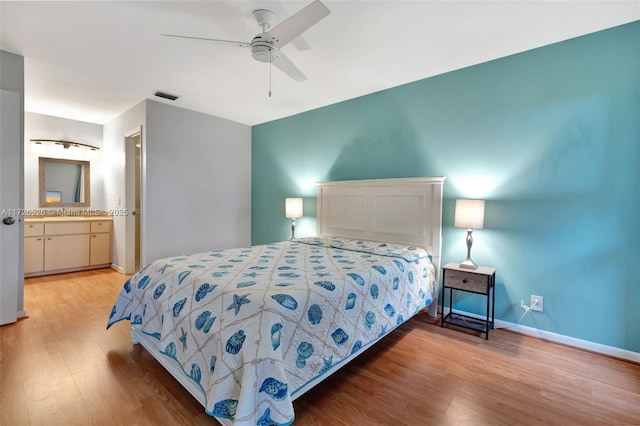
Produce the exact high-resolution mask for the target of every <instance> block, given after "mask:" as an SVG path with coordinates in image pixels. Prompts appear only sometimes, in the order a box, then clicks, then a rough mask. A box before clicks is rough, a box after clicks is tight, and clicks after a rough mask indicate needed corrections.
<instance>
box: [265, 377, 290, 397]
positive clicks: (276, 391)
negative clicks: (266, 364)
mask: <svg viewBox="0 0 640 426" xmlns="http://www.w3.org/2000/svg"><path fill="white" fill-rule="evenodd" d="M258 392H264V393H266V394H267V395H269V396H270V397H271V398H273V399H275V400H276V401H282V400H283V399H285V398H286V396H287V384H286V383H283V382H281V381H279V380H276V379H274V378H273V377H267V378H266V379H265V380H264V382H262V385H261V386H260V389H259V390H258Z"/></svg>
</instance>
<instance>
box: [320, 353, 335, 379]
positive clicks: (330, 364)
mask: <svg viewBox="0 0 640 426" xmlns="http://www.w3.org/2000/svg"><path fill="white" fill-rule="evenodd" d="M322 362H323V363H324V366H323V367H322V369H321V370H320V374H324V373H325V372H327V371H328V370H329V369H331V367H333V355H331V356H330V357H329V358H324V357H323V358H322Z"/></svg>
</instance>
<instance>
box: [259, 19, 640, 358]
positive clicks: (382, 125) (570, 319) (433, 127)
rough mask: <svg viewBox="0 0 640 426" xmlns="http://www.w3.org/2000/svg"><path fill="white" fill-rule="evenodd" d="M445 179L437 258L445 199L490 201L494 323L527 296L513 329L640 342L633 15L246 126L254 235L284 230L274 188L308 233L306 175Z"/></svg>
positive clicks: (309, 183) (482, 238)
mask: <svg viewBox="0 0 640 426" xmlns="http://www.w3.org/2000/svg"><path fill="white" fill-rule="evenodd" d="M441 175H442V176H447V180H446V182H445V190H444V209H443V214H444V223H443V226H444V228H443V237H444V239H443V262H444V263H446V262H449V261H461V260H463V259H464V257H465V255H466V247H465V243H464V238H465V234H466V231H465V230H462V229H457V228H454V227H453V216H454V205H455V199H456V198H484V199H486V200H487V202H486V212H485V229H482V230H478V231H475V232H474V245H473V251H472V255H473V256H472V257H473V258H474V260H475V261H476V262H477V263H479V264H483V265H490V266H494V267H496V268H497V269H498V271H497V275H496V281H497V285H496V288H497V293H496V318H498V319H502V320H505V321H510V322H517V321H518V319H519V318H520V316H521V314H522V312H523V311H522V309H521V308H520V301H521V300H523V299H524V300H525V303H529V296H530V295H531V294H536V295H540V296H543V297H544V312H542V313H535V312H531V313H529V314H528V315H527V316H526V317H525V319H524V320H523V322H522V324H523V325H526V326H529V327H534V328H538V329H541V330H546V331H550V332H553V333H559V334H562V335H566V336H571V337H574V338H578V339H584V340H587V341H591V342H595V343H600V344H604V345H609V346H613V347H617V348H621V349H626V350H630V351H634V352H640V187H639V182H640V21H637V22H634V23H631V24H627V25H623V26H619V27H615V28H612V29H609V30H605V31H601V32H598V33H594V34H590V35H586V36H583V37H579V38H575V39H572V40H568V41H565V42H561V43H557V44H553V45H550V46H546V47H542V48H539V49H535V50H531V51H527V52H524V53H521V54H517V55H513V56H509V57H506V58H502V59H498V60H494V61H491V62H487V63H483V64H480V65H476V66H472V67H469V68H464V69H461V70H457V71H454V72H450V73H447V74H443V75H439V76H435V77H431V78H427V79H424V80H420V81H417V82H414V83H410V84H406V85H403V86H400V87H396V88H393V89H389V90H385V91H382V92H378V93H374V94H371V95H367V96H363V97H360V98H356V99H352V100H348V101H345V102H341V103H338V104H335V105H330V106H327V107H324V108H319V109H316V110H313V111H309V112H305V113H302V114H299V115H296V116H292V117H288V118H285V119H281V120H277V121H273V122H269V123H265V124H261V125H258V126H254V127H253V128H252V212H253V213H252V243H253V244H262V243H268V242H273V241H278V240H284V239H287V238H288V237H289V233H290V222H289V221H288V220H287V219H285V217H284V199H285V197H292V196H296V197H304V198H305V217H304V218H302V219H299V220H298V221H297V229H298V230H299V234H300V235H309V234H312V233H313V232H314V231H315V187H314V185H313V183H314V182H318V181H333V180H348V179H369V178H397V177H416V176H441ZM444 263H443V264H444ZM456 301H459V302H460V303H458V304H457V305H456V307H457V308H459V309H463V310H467V311H472V312H476V313H482V312H483V301H482V300H481V298H479V297H477V296H473V295H470V296H462V297H460V298H457V299H456Z"/></svg>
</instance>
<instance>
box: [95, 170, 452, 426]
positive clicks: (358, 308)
mask: <svg viewBox="0 0 640 426" xmlns="http://www.w3.org/2000/svg"><path fill="white" fill-rule="evenodd" d="M443 182H444V178H443V177H437V178H408V179H379V180H361V181H341V182H327V183H321V184H318V185H317V224H318V235H317V236H316V237H308V238H300V239H295V240H290V241H284V242H278V243H273V244H265V245H260V246H254V247H248V248H238V249H231V250H223V251H217V252H206V253H197V254H194V255H189V256H177V257H173V258H166V259H160V260H158V261H155V262H153V263H152V264H150V265H148V266H146V267H145V268H144V269H143V270H141V271H140V272H139V273H137V274H136V275H134V276H133V277H131V278H130V279H129V280H128V281H127V282H126V283H125V285H124V287H123V289H122V291H121V293H120V295H119V297H118V299H117V301H116V303H115V305H114V307H113V310H112V312H111V315H110V318H109V320H108V327H110V326H111V325H113V324H115V323H117V322H119V321H123V320H128V321H130V322H131V324H132V328H131V337H132V341H133V342H134V343H140V344H141V345H143V346H144V347H145V349H147V350H148V351H149V352H150V353H151V354H152V355H153V356H154V357H155V358H156V359H157V360H158V361H159V362H160V363H161V364H162V365H163V366H164V367H165V368H166V369H167V370H168V371H169V372H170V373H171V374H172V375H173V376H174V377H175V378H176V379H177V380H178V381H179V382H180V383H181V384H182V385H183V386H184V387H185V388H186V389H187V390H188V391H189V392H190V393H191V394H192V395H193V396H194V397H195V398H196V399H197V400H198V401H199V402H200V403H201V404H202V405H203V406H204V407H205V410H206V412H207V413H208V414H210V415H212V416H214V417H215V418H216V419H217V420H218V421H220V422H221V423H222V424H228V425H232V424H233V425H271V424H275V425H288V424H290V423H292V422H293V420H294V419H295V414H294V410H293V404H292V402H293V400H295V399H296V398H297V397H299V396H301V395H302V394H304V392H306V391H307V390H308V389H310V388H312V387H313V386H314V385H316V384H317V383H319V382H320V381H322V380H324V379H325V378H326V377H328V376H329V375H331V374H333V373H334V372H335V371H337V370H338V369H339V368H340V367H341V366H343V365H345V364H346V363H347V362H349V361H350V360H351V359H353V358H354V357H356V356H358V355H359V354H360V353H362V352H364V351H365V350H366V349H368V348H369V347H370V346H372V345H373V344H375V343H376V342H377V341H378V340H380V339H381V338H383V337H384V336H385V335H387V334H388V333H390V332H391V331H393V329H395V328H396V327H397V326H399V325H400V324H402V323H403V322H404V321H406V320H408V319H409V318H411V317H412V316H413V315H415V314H416V313H418V312H419V311H421V310H423V309H428V310H429V314H430V315H432V316H435V315H436V309H437V306H438V303H437V298H438V294H437V293H438V279H437V272H438V271H439V268H440V250H441V231H442V230H441V228H442V225H441V224H442V186H443Z"/></svg>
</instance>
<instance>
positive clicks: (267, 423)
mask: <svg viewBox="0 0 640 426" xmlns="http://www.w3.org/2000/svg"><path fill="white" fill-rule="evenodd" d="M273 425H277V423H276V422H275V421H274V420H273V419H272V418H271V409H270V408H269V407H267V409H266V410H264V413H263V414H262V416H260V418H259V419H258V422H257V423H256V426H273Z"/></svg>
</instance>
